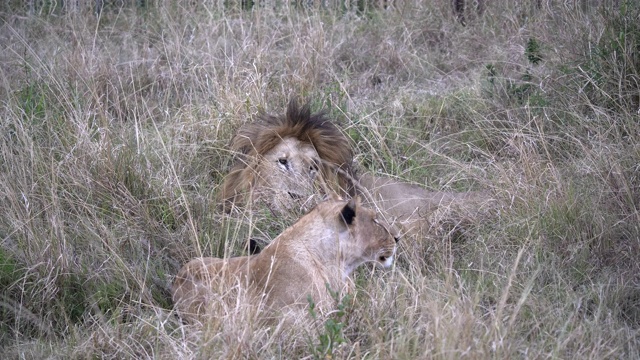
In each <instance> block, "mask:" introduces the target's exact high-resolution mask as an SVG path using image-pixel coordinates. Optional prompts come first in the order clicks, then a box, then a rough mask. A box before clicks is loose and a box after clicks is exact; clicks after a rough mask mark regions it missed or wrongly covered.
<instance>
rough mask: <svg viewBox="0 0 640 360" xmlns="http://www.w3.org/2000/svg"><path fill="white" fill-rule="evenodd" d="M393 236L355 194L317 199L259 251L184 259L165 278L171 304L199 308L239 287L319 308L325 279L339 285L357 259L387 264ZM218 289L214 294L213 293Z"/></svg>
mask: <svg viewBox="0 0 640 360" xmlns="http://www.w3.org/2000/svg"><path fill="white" fill-rule="evenodd" d="M395 246H396V239H395V237H394V236H393V235H392V233H391V232H390V229H389V227H388V226H387V225H385V224H384V222H383V221H382V220H379V219H377V215H376V213H375V212H374V211H372V210H370V209H367V208H364V207H362V206H361V205H360V204H359V203H358V202H357V201H355V200H351V201H349V202H347V201H343V200H329V201H325V202H322V203H320V204H318V205H317V206H316V207H315V208H314V209H313V210H312V211H311V212H310V213H308V214H307V215H305V216H303V217H302V218H301V219H300V220H299V221H298V222H296V223H295V224H294V225H293V226H291V227H289V228H287V229H286V230H285V231H284V232H283V233H282V234H280V235H279V236H278V237H277V238H276V239H275V240H273V241H272V242H271V243H270V244H269V245H268V246H267V247H265V248H264V249H263V250H262V251H261V252H260V253H259V254H256V255H251V256H243V257H236V258H230V259H217V258H198V259H194V260H192V261H190V262H189V263H187V264H186V265H185V266H184V267H183V268H182V269H181V270H180V272H179V273H178V275H177V276H176V279H175V281H174V284H173V290H172V292H173V300H174V303H175V306H176V309H177V310H178V311H179V312H180V313H181V314H182V315H183V316H186V317H190V316H194V315H195V316H198V315H203V314H206V313H207V311H208V308H210V307H211V305H212V301H218V300H221V301H227V302H229V301H230V302H234V301H236V299H234V298H229V297H226V298H225V296H224V293H225V292H226V291H229V289H233V288H234V287H239V288H240V289H243V290H246V291H247V292H248V295H249V298H250V299H251V300H250V301H255V302H256V305H257V304H259V303H260V302H261V301H264V305H266V307H267V308H268V309H270V310H277V311H283V312H289V311H296V310H299V309H301V308H304V306H305V305H306V304H307V297H308V296H311V297H312V299H313V301H314V302H315V303H316V304H317V306H318V307H319V308H320V309H326V308H327V307H329V306H330V304H331V300H332V298H331V296H330V294H329V292H328V291H327V286H329V288H330V289H332V290H334V291H339V292H340V291H342V290H344V289H345V287H346V286H347V285H348V284H349V282H350V279H349V275H350V274H351V273H352V272H353V270H354V269H355V268H356V267H357V266H358V265H360V264H362V263H364V262H367V261H376V262H379V263H382V265H385V266H389V265H390V264H391V262H392V259H393V254H394V253H395ZM221 294H222V295H221Z"/></svg>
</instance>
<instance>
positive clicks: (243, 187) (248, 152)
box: [220, 100, 354, 211]
mask: <svg viewBox="0 0 640 360" xmlns="http://www.w3.org/2000/svg"><path fill="white" fill-rule="evenodd" d="M283 139H295V140H297V142H299V143H300V144H307V145H310V147H311V148H312V149H313V150H314V151H315V156H316V157H317V159H309V163H312V162H316V164H317V166H318V170H319V171H320V179H321V181H323V182H324V184H329V185H330V186H333V189H332V190H333V191H340V189H346V193H345V195H347V194H349V189H350V186H349V181H348V179H347V178H345V177H344V176H343V175H341V173H346V174H351V171H352V170H351V164H352V161H353V160H352V159H353V155H352V152H351V145H350V144H349V140H348V139H347V138H346V137H345V136H344V135H343V134H342V133H341V132H340V129H338V128H337V127H336V126H335V125H334V124H333V123H332V122H331V121H330V120H329V119H328V118H327V117H326V116H325V114H324V113H323V112H319V113H315V114H311V110H310V107H309V105H308V104H306V105H304V106H302V107H300V106H299V105H298V102H297V101H296V100H291V101H290V102H289V106H288V108H287V114H286V115H285V116H272V115H267V114H262V115H260V116H259V118H258V120H257V121H256V122H254V123H251V124H247V125H245V126H243V127H242V128H241V129H240V130H239V132H238V134H237V135H236V136H235V137H234V138H233V140H232V143H231V150H233V151H235V152H236V153H237V154H238V159H237V160H236V165H235V166H234V167H233V168H232V169H231V171H230V172H229V174H228V175H227V176H226V178H225V181H224V184H223V186H222V191H221V193H220V199H221V202H222V204H223V206H224V208H225V210H227V211H229V210H230V209H231V207H232V206H233V205H234V204H235V205H240V204H245V203H246V202H247V201H251V199H247V198H246V197H247V196H251V191H252V190H254V189H255V188H258V187H261V186H269V185H270V184H265V183H266V181H265V176H267V175H269V174H265V171H269V170H267V169H265V168H264V166H263V165H264V162H265V159H264V155H265V154H267V153H269V152H270V151H272V150H273V149H274V148H275V147H276V146H278V145H279V144H280V143H281V142H282V141H283ZM292 151H296V149H293V150H292ZM320 159H322V160H323V161H319V160H320ZM336 168H337V169H339V170H340V171H336ZM295 175H302V176H304V174H295ZM284 176H292V174H291V173H287V174H284ZM277 185H280V184H277ZM274 187H279V190H282V191H285V190H287V189H286V186H284V187H283V186H274ZM298 195H300V196H305V195H309V194H298ZM349 195H354V193H353V192H352V191H351V193H350V194H349Z"/></svg>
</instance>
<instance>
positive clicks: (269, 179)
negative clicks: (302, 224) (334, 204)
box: [254, 138, 321, 213]
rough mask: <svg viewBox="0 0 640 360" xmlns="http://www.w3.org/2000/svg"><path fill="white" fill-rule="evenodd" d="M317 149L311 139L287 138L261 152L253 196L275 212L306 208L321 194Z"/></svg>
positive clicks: (305, 209)
mask: <svg viewBox="0 0 640 360" xmlns="http://www.w3.org/2000/svg"><path fill="white" fill-rule="evenodd" d="M318 159H319V157H318V153H317V152H316V150H315V149H314V148H313V146H312V145H311V144H309V143H303V142H301V141H299V140H298V139H294V138H284V139H282V141H281V142H280V143H279V144H278V145H276V146H275V147H274V148H273V149H271V150H270V151H268V152H267V153H265V154H264V155H262V157H261V159H260V161H259V162H258V165H257V168H256V171H257V179H256V182H255V185H254V186H255V187H254V200H258V201H264V202H265V203H267V204H268V205H269V207H270V208H271V209H272V210H273V211H276V212H280V213H287V212H291V211H292V210H301V211H303V212H306V211H307V210H309V209H310V208H312V207H313V206H314V205H315V204H316V203H317V200H318V198H319V196H318V195H317V194H318V193H319V192H318V191H317V189H316V187H317V186H318V185H317V184H316V181H318V180H320V177H321V176H320V168H319V161H318Z"/></svg>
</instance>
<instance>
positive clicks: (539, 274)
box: [0, 0, 640, 359]
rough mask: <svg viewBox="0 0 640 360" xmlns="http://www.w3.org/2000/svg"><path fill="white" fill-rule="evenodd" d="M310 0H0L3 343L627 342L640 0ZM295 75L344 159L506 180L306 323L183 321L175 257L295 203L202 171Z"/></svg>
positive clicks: (354, 353) (449, 345)
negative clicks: (224, 199)
mask: <svg viewBox="0 0 640 360" xmlns="http://www.w3.org/2000/svg"><path fill="white" fill-rule="evenodd" d="M88 3H91V4H95V2H88ZM328 3H330V4H326V6H316V5H313V4H312V2H305V3H304V4H302V5H296V4H295V3H289V2H286V1H284V2H265V3H264V4H260V5H257V4H254V5H252V4H251V2H242V3H240V2H238V3H233V2H228V3H224V4H219V3H218V2H207V1H205V2H182V1H167V2H154V1H146V2H145V1H143V2H136V3H135V4H128V5H126V6H119V5H122V4H112V3H109V2H107V4H106V5H105V6H104V8H103V9H102V12H101V13H100V14H99V15H97V14H96V12H95V10H96V9H95V8H94V7H87V8H83V7H82V6H76V7H73V8H72V7H71V6H70V4H66V5H63V4H62V3H54V2H51V3H50V2H47V1H44V2H28V4H29V5H28V6H27V5H23V3H22V2H16V1H13V2H7V3H4V5H0V44H1V48H2V50H1V51H0V83H1V86H0V118H1V119H2V120H1V122H0V209H1V210H0V214H1V215H0V289H1V291H2V293H1V295H0V347H1V348H2V357H3V358H5V359H10V358H25V359H30V358H64V359H69V358H118V359H123V358H167V359H176V358H232V357H242V358H301V357H312V358H313V357H315V358H324V357H327V356H332V357H334V358H400V359H409V358H437V359H458V358H473V359H485V358H500V359H502V358H532V359H539V358H567V359H572V358H580V359H588V358H591V359H601V358H639V357H640V336H639V335H640V239H639V238H640V212H639V209H638V208H639V207H640V165H639V164H640V121H639V120H640V119H639V111H640V74H639V73H638V71H639V70H638V69H640V54H639V53H640V51H639V49H640V17H639V16H640V7H639V6H638V5H637V4H636V2H632V1H630V2H628V4H627V5H625V1H624V0H620V1H616V2H613V1H602V2H599V1H565V2H559V1H544V0H543V1H532V2H527V1H523V2H514V1H506V0H499V1H486V2H485V5H484V9H483V11H482V13H481V14H478V12H477V11H475V9H474V8H473V6H471V5H469V4H467V6H466V8H465V10H464V11H465V17H464V22H465V26H463V25H462V24H461V20H462V19H461V18H459V17H456V16H455V15H454V13H453V6H452V4H451V2H450V1H445V0H434V1H423V2H412V1H396V2H393V1H388V2H386V8H385V6H379V4H378V3H377V2H376V3H373V2H371V3H368V2H364V1H360V2H353V4H349V3H348V2H328ZM73 4H75V3H73ZM291 96H300V97H303V98H307V99H310V100H311V102H312V108H313V109H314V110H320V109H321V108H326V109H328V111H329V114H330V115H331V116H332V118H334V119H335V120H336V121H337V122H338V123H339V124H340V126H341V127H342V128H343V129H344V130H345V133H346V134H347V135H348V136H349V137H350V138H351V139H352V140H353V144H354V148H355V153H356V161H357V163H358V164H359V168H360V170H364V169H368V170H372V171H376V172H378V173H381V174H382V173H384V174H389V175H391V176H394V177H398V178H401V179H404V180H406V181H411V182H415V183H418V184H422V185H423V186H425V187H426V188H428V189H433V190H455V191H465V190H488V191H490V192H491V193H493V194H494V196H495V197H496V198H498V199H499V200H500V203H501V206H500V207H498V208H497V209H494V210H493V211H489V212H483V213H480V214H471V215H473V216H471V215H469V216H459V217H457V218H456V219H458V220H456V221H457V222H454V223H450V222H446V221H444V222H436V223H434V227H433V229H432V230H433V231H431V232H429V233H428V234H424V236H423V238H421V239H413V241H414V242H416V241H419V242H420V243H421V244H422V246H419V247H418V250H417V251H419V252H418V253H417V255H415V254H414V256H412V257H411V258H409V257H407V256H405V255H406V253H404V254H402V253H401V254H400V256H399V259H398V262H397V265H396V266H395V267H394V268H393V269H391V270H389V271H381V270H380V269H373V268H371V267H363V269H361V270H360V271H359V272H358V274H357V282H358V284H359V290H358V292H357V294H356V301H355V303H354V304H353V305H350V306H347V307H346V308H345V309H344V310H343V311H342V312H338V313H336V314H334V315H333V316H332V318H331V319H330V321H327V322H326V323H322V322H320V321H316V323H315V325H316V326H315V327H313V326H312V327H310V328H307V329H306V331H302V332H297V333H295V334H292V333H288V332H287V329H282V328H281V329H278V330H274V329H269V328H263V327H260V326H256V325H255V322H254V321H253V320H254V319H255V317H254V316H253V315H254V314H253V313H252V311H251V309H246V310H245V311H242V312H240V313H237V314H232V315H229V316H221V317H219V318H215V319H211V322H210V323H209V324H208V325H207V326H206V327H204V328H194V327H191V326H186V325H183V324H182V323H181V322H180V321H179V319H177V317H176V316H175V314H174V313H173V312H172V310H171V309H172V304H171V300H170V297H169V293H168V290H169V284H170V282H171V280H172V277H173V275H175V274H176V272H177V271H178V269H179V267H180V266H181V265H182V264H183V263H184V262H186V261H187V260H188V259H190V258H192V257H195V256H198V255H200V254H205V255H217V256H223V255H226V256H230V255H239V254H242V253H243V249H242V244H243V243H244V242H245V241H246V239H247V236H249V235H248V234H250V233H253V234H254V235H255V234H258V235H259V236H262V237H269V238H272V237H273V236H274V235H276V234H277V233H278V232H279V231H280V230H281V229H282V227H284V226H286V225H287V222H288V221H289V219H276V218H274V217H273V216H269V214H267V213H256V214H253V215H252V214H247V216H246V217H235V218H234V217H229V216H225V215H223V214H222V213H221V212H220V211H219V209H218V208H217V203H216V193H217V191H218V188H219V186H220V184H221V182H222V179H223V176H224V174H225V173H226V171H227V170H228V169H229V167H230V166H231V164H232V161H233V154H232V153H230V152H229V151H228V150H227V149H228V144H229V141H230V139H231V138H232V137H233V135H234V133H235V131H236V130H237V129H238V127H239V126H240V125H242V124H243V123H245V122H248V121H251V119H252V118H253V117H254V116H255V115H256V114H257V113H258V112H259V111H267V112H269V113H274V114H277V113H282V112H283V111H284V109H285V106H286V103H287V101H288V99H289V98H290V97H291ZM402 241H412V239H406V238H405V239H403V240H402ZM337 300H340V299H337ZM343 304H350V303H349V302H343Z"/></svg>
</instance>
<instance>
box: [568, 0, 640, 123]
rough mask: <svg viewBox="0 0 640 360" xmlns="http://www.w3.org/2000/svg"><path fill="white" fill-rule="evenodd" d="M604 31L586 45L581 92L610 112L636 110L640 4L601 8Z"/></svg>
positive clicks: (638, 105) (639, 86)
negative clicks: (594, 40)
mask: <svg viewBox="0 0 640 360" xmlns="http://www.w3.org/2000/svg"><path fill="white" fill-rule="evenodd" d="M601 11H602V14H601V15H602V18H603V19H604V31H603V33H602V36H601V37H600V38H599V39H598V42H597V43H595V44H594V43H590V44H589V47H588V50H587V53H586V54H585V56H584V61H583V63H582V64H580V66H581V68H582V69H583V70H584V76H583V86H584V91H585V93H586V94H587V96H588V97H589V99H590V100H591V102H592V103H593V104H594V105H596V106H599V107H604V108H606V109H608V110H610V111H614V112H624V113H635V112H637V111H638V109H639V108H640V51H638V49H640V22H638V19H639V18H640V4H638V3H637V2H634V1H623V2H622V4H620V6H619V7H618V8H610V7H604V6H603V7H602V10H601Z"/></svg>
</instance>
